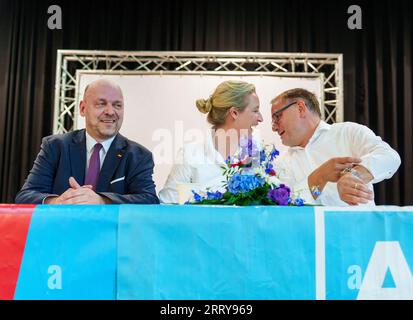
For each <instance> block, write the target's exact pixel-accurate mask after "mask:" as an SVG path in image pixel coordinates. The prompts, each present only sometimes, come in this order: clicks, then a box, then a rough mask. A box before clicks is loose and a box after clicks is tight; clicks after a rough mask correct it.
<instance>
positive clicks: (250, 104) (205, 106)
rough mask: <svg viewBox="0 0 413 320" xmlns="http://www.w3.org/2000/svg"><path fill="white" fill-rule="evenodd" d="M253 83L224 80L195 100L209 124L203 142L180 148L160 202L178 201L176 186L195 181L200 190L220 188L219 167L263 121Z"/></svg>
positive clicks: (221, 178)
mask: <svg viewBox="0 0 413 320" xmlns="http://www.w3.org/2000/svg"><path fill="white" fill-rule="evenodd" d="M259 104H260V103H259V99H258V96H257V94H256V93H255V86H254V85H253V84H250V83H247V82H244V81H233V80H230V81H225V82H222V83H221V84H220V85H218V87H217V88H216V89H215V91H214V93H213V94H212V95H211V96H210V97H209V98H208V99H199V100H197V101H196V107H197V108H198V110H199V111H200V112H202V113H204V114H207V120H208V122H209V123H210V124H211V125H212V128H211V133H210V134H209V135H208V136H207V137H206V139H205V141H204V142H203V143H190V144H186V145H185V146H184V148H183V149H181V150H180V151H179V154H178V161H177V163H176V164H174V166H173V168H172V170H171V172H170V174H169V176H168V179H167V181H166V183H165V186H164V188H163V189H162V190H161V191H160V193H159V198H160V200H161V202H163V203H178V202H179V192H178V187H179V185H183V184H188V183H191V184H194V185H197V187H198V188H199V189H201V190H205V189H207V188H210V189H211V190H213V191H216V190H219V188H220V187H221V186H222V185H223V175H222V168H221V167H222V166H223V165H225V159H227V158H228V157H229V156H232V155H234V154H235V153H236V152H237V151H238V149H239V147H240V140H241V139H242V138H243V137H244V138H247V139H248V138H249V137H251V135H252V128H253V127H254V126H256V125H258V123H260V122H262V121H263V118H262V115H261V113H260V105H259Z"/></svg>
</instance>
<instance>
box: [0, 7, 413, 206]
mask: <svg viewBox="0 0 413 320" xmlns="http://www.w3.org/2000/svg"><path fill="white" fill-rule="evenodd" d="M54 4H55V5H59V6H60V7H61V8H62V16H63V28H62V30H49V29H48V27H47V20H48V18H49V16H50V15H48V13H47V9H48V7H49V6H50V5H54ZM352 4H357V5H359V6H360V7H361V9H362V30H350V29H349V28H348V27H347V20H348V18H349V17H350V16H351V14H348V13H347V8H348V7H349V6H350V5H352ZM411 18H413V4H412V2H410V1H398V0H393V1H380V2H376V1H368V2H367V1H357V0H356V1H354V0H353V1H298V0H288V1H275V0H254V1H244V0H228V1H225V0H221V1H217V0H208V1H202V2H201V1H194V0H181V1H179V0H176V1H175V0H170V1H160V0H150V1H145V2H144V1H120V0H118V1H112V2H104V1H90V0H83V1H60V0H52V1H43V0H36V1H32V0H25V1H23V0H0V177H1V179H0V203H5V202H13V201H14V196H15V194H16V192H17V191H18V190H19V188H20V187H21V185H22V183H23V181H24V179H25V177H26V176H27V174H28V171H29V170H30V168H31V166H32V164H33V161H34V159H35V156H36V154H37V153H38V151H39V147H40V143H41V138H42V137H43V136H46V135H49V134H51V133H52V121H53V103H54V84H55V70H56V54H57V50H58V49H88V50H153V51H164V50H169V51H253V52H317V53H343V54H344V119H345V120H346V121H356V122H359V123H362V124H365V125H367V126H369V127H370V128H371V129H372V130H373V131H375V132H376V134H378V135H380V136H381V137H382V138H383V139H384V140H385V141H387V142H388V143H389V144H390V145H391V146H392V147H393V148H395V149H396V150H397V151H398V152H399V154H400V156H401V158H402V165H401V167H400V169H399V171H398V173H397V174H396V175H395V176H394V177H393V178H392V179H391V180H389V181H387V182H382V183H380V184H379V185H377V186H376V187H375V188H376V202H377V204H396V205H409V204H410V205H411V204H413V174H412V172H413V162H412V158H413V156H412V150H413V147H412V145H413V128H412V120H413V114H412V100H413V99H412V91H413V85H412V40H413V39H412V35H413V32H412V31H413V27H412V19H411ZM154 121H156V117H155V116H154Z"/></svg>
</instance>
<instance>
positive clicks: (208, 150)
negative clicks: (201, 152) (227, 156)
mask: <svg viewBox="0 0 413 320" xmlns="http://www.w3.org/2000/svg"><path fill="white" fill-rule="evenodd" d="M214 133H215V130H214V129H211V130H210V132H208V134H207V135H206V137H205V155H206V156H207V157H208V158H209V159H210V160H212V161H213V163H217V164H219V165H223V164H225V160H224V157H223V156H222V154H221V153H219V152H218V150H217V149H215V146H214V138H213V137H214Z"/></svg>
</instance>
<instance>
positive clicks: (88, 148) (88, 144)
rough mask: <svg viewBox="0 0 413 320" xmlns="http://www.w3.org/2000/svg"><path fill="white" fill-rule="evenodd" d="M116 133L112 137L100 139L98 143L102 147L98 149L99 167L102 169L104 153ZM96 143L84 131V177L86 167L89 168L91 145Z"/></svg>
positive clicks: (106, 151)
mask: <svg viewBox="0 0 413 320" xmlns="http://www.w3.org/2000/svg"><path fill="white" fill-rule="evenodd" d="M115 137H116V135H114V136H113V137H112V138H110V139H108V140H105V141H102V142H101V143H100V144H101V145H102V148H100V151H99V158H100V168H101V169H102V165H103V161H105V157H106V154H107V153H108V150H109V148H110V145H111V144H112V142H113V140H114V139H115ZM96 143H98V142H97V141H96V140H95V139H93V138H92V137H91V136H90V135H89V134H88V133H87V132H86V168H85V177H86V175H87V169H88V168H89V162H90V157H91V156H92V153H93V147H94V146H95V144H96Z"/></svg>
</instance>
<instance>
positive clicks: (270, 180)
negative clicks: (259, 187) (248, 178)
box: [265, 175, 281, 187]
mask: <svg viewBox="0 0 413 320" xmlns="http://www.w3.org/2000/svg"><path fill="white" fill-rule="evenodd" d="M265 182H267V183H268V184H269V185H270V186H271V187H278V186H279V185H280V184H281V181H280V179H278V177H277V176H268V175H267V176H266V177H265Z"/></svg>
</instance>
